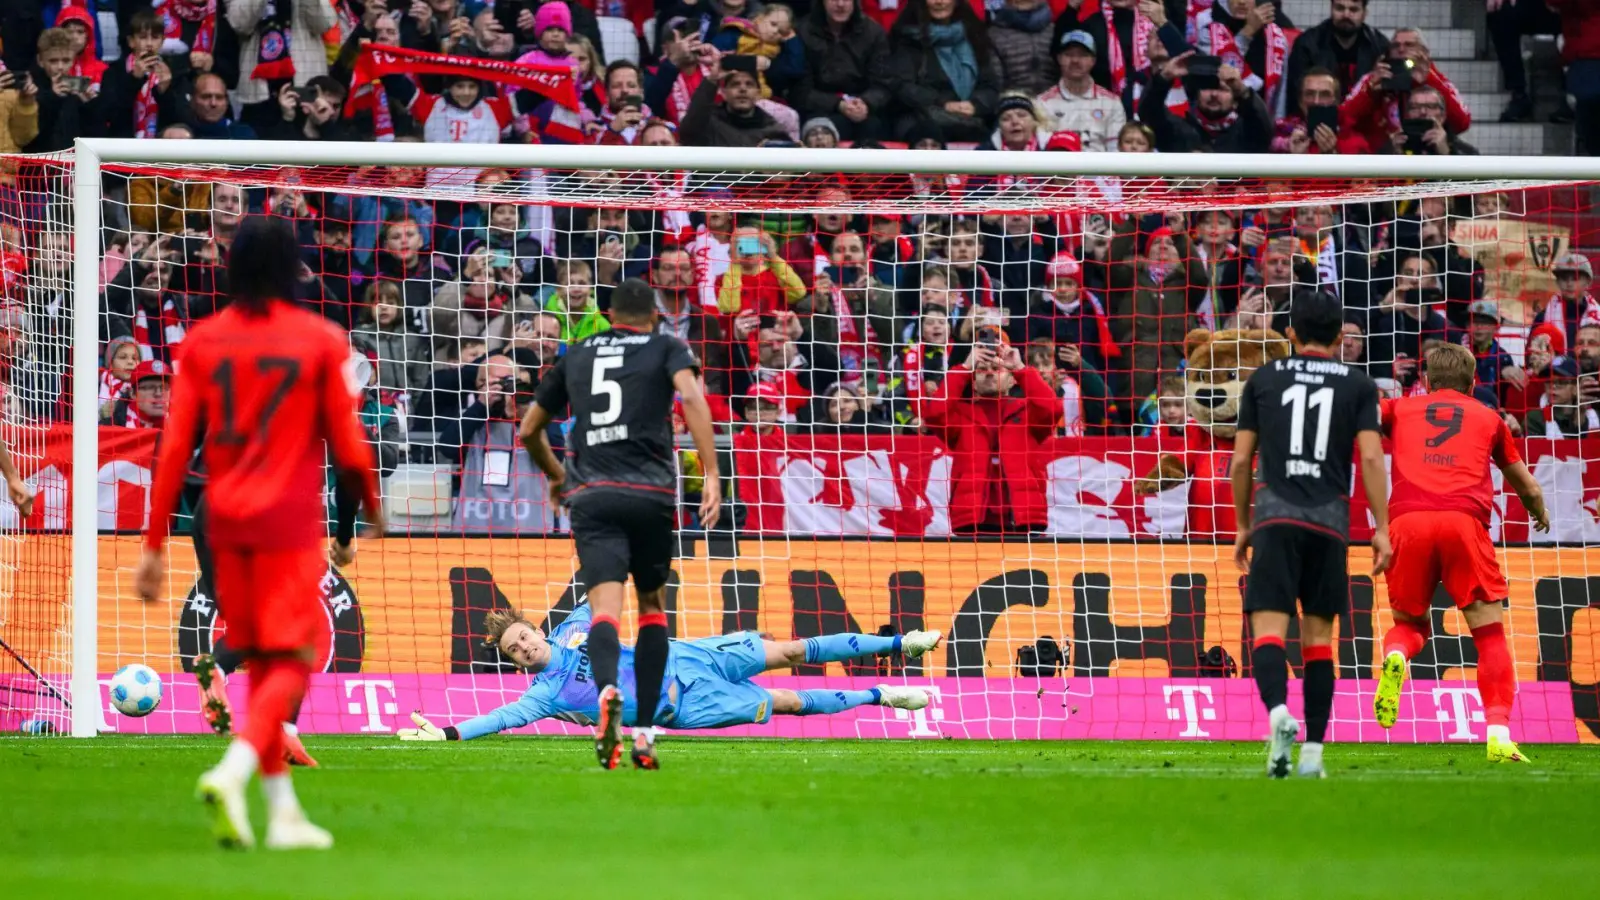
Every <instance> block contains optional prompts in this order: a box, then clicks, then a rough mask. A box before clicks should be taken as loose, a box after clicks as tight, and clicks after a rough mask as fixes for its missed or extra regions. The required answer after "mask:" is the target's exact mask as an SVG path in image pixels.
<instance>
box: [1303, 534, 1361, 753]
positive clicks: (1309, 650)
mask: <svg viewBox="0 0 1600 900" xmlns="http://www.w3.org/2000/svg"><path fill="white" fill-rule="evenodd" d="M1300 545H1301V547H1302V548H1303V554H1302V557H1301V566H1300V591H1299V593H1300V608H1301V612H1302V615H1301V617H1300V658H1301V661H1302V662H1303V663H1304V670H1303V672H1302V674H1303V677H1302V678H1301V680H1300V688H1301V694H1302V698H1303V699H1304V701H1305V717H1306V740H1305V743H1304V744H1302V745H1301V747H1300V765H1299V768H1298V772H1299V774H1300V775H1302V776H1306V777H1311V778H1321V777H1323V769H1322V741H1323V738H1324V737H1325V736H1326V735H1327V733H1328V719H1329V717H1330V716H1332V714H1333V680H1334V668H1333V623H1334V620H1335V619H1337V618H1338V617H1339V616H1347V615H1349V612H1350V567H1349V556H1350V552H1349V548H1348V547H1347V546H1346V545H1345V543H1344V541H1342V540H1339V539H1337V538H1332V537H1328V536H1327V535H1322V534H1316V533H1313V532H1306V533H1304V534H1302V535H1300Z"/></svg>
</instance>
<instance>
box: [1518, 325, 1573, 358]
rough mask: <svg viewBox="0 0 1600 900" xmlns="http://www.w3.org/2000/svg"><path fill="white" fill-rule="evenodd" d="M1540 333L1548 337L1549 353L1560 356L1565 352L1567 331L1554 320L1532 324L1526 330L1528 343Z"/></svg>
mask: <svg viewBox="0 0 1600 900" xmlns="http://www.w3.org/2000/svg"><path fill="white" fill-rule="evenodd" d="M1541 334H1542V335H1544V336H1545V337H1547V338H1549V339H1550V352H1551V353H1554V354H1555V355H1556V356H1560V355H1561V354H1563V353H1566V352H1567V332H1566V330H1565V329H1563V328H1562V327H1561V326H1560V325H1557V324H1555V323H1554V322H1543V323H1540V324H1538V325H1535V326H1533V328H1532V329H1531V330H1530V331H1529V332H1528V343H1530V344H1531V343H1533V339H1534V338H1536V337H1538V336H1539V335H1541Z"/></svg>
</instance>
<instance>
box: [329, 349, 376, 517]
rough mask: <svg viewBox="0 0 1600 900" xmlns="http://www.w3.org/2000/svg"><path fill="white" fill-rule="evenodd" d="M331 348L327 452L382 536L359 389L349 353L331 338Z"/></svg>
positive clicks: (342, 481) (336, 472) (336, 475)
mask: <svg viewBox="0 0 1600 900" xmlns="http://www.w3.org/2000/svg"><path fill="white" fill-rule="evenodd" d="M328 347H329V350H328V353H329V360H328V362H327V364H326V365H325V366H324V367H323V375H322V385H321V388H322V396H321V397H320V398H319V405H320V407H321V410H322V417H323V434H324V435H326V436H327V440H328V449H329V450H330V452H331V454H332V456H333V471H334V478H335V480H336V481H338V482H339V483H340V484H343V485H344V486H345V489H346V490H348V491H350V492H351V493H353V494H355V495H356V496H357V497H360V498H361V504H362V505H363V506H365V507H366V510H367V521H368V522H371V523H372V525H373V526H374V527H375V528H377V530H378V531H379V532H380V533H382V531H383V530H384V521H383V504H382V502H381V501H380V500H379V499H378V473H377V471H376V470H377V466H376V465H374V461H373V458H372V450H371V448H370V447H368V446H367V435H366V432H365V431H364V430H362V428H361V417H360V414H359V413H358V412H357V409H356V397H357V396H358V395H359V393H360V387H359V386H358V385H356V384H354V370H353V369H352V368H351V367H350V351H349V349H348V346H347V345H346V344H344V343H342V341H340V340H332V339H330V341H329V343H328Z"/></svg>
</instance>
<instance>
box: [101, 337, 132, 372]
mask: <svg viewBox="0 0 1600 900" xmlns="http://www.w3.org/2000/svg"><path fill="white" fill-rule="evenodd" d="M124 346H133V347H137V346H139V342H138V341H136V340H134V339H133V338H131V337H128V336H127V335H123V336H122V337H114V338H112V339H111V340H109V341H106V354H105V358H104V359H102V360H101V362H100V364H101V365H103V366H105V367H106V368H108V369H109V368H111V361H112V360H113V359H116V358H117V351H118V350H121V349H122V348H123V347H124Z"/></svg>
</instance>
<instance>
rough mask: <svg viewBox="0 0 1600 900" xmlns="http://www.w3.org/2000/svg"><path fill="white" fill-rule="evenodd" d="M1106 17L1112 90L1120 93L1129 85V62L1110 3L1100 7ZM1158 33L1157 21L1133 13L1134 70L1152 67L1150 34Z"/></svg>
mask: <svg viewBox="0 0 1600 900" xmlns="http://www.w3.org/2000/svg"><path fill="white" fill-rule="evenodd" d="M1100 12H1101V13H1102V14H1104V15H1105V17H1106V61H1107V63H1108V64H1110V66H1111V90H1113V91H1115V92H1116V93H1118V94H1121V93H1122V89H1123V88H1125V87H1127V86H1128V64H1127V62H1126V61H1125V60H1124V59H1123V58H1122V40H1121V39H1120V38H1119V37H1117V25H1116V22H1114V21H1113V20H1112V12H1113V11H1112V9H1111V6H1110V4H1109V3H1106V4H1103V5H1102V6H1101V7H1100ZM1155 33H1156V23H1154V22H1152V21H1150V19H1149V18H1148V17H1146V16H1144V15H1142V14H1140V13H1138V12H1135V13H1134V14H1133V70H1134V71H1135V72H1144V71H1147V70H1148V69H1149V68H1150V36H1151V35H1153V34H1155Z"/></svg>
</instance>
